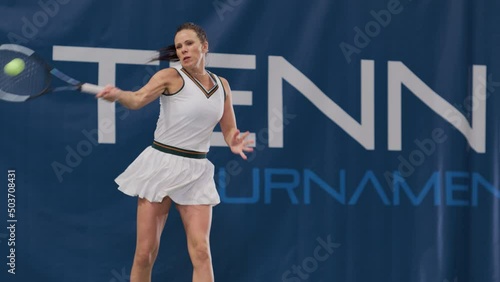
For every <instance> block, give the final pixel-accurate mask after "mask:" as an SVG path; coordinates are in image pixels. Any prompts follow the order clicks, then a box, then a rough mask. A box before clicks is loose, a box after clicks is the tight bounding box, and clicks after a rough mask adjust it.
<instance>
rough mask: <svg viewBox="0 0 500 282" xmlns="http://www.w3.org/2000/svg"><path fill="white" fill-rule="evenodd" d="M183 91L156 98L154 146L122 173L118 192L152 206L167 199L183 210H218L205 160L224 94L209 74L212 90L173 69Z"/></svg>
mask: <svg viewBox="0 0 500 282" xmlns="http://www.w3.org/2000/svg"><path fill="white" fill-rule="evenodd" d="M176 70H177V71H178V72H179V74H180V76H181V77H182V79H183V81H184V84H183V86H182V88H181V89H180V90H179V91H178V92H176V93H172V94H163V95H162V96H161V98H160V116H159V118H158V122H157V125H156V130H155V133H154V137H155V140H154V142H153V145H151V146H150V147H147V148H146V149H145V150H144V151H143V152H142V153H141V154H140V155H139V156H138V157H137V158H136V159H135V160H134V161H133V162H132V163H131V164H130V165H129V166H128V167H127V169H126V170H125V171H124V172H123V173H122V174H120V175H119V176H118V177H117V178H116V179H115V182H116V183H117V184H118V185H119V188H118V189H119V190H120V191H122V192H123V193H125V194H127V195H130V196H139V197H141V198H145V199H147V200H149V201H150V202H161V201H162V200H163V198H164V197H166V196H169V197H170V198H171V199H172V201H174V202H175V203H177V204H181V205H217V204H218V203H220V198H219V194H218V193H217V189H216V188H215V182H214V165H213V164H212V163H211V162H210V161H209V160H208V159H206V153H207V152H208V150H209V148H210V137H211V135H212V132H213V129H214V127H215V126H216V125H217V123H218V122H219V121H220V119H221V117H222V114H223V112H224V101H225V97H226V96H225V95H226V93H225V91H224V87H223V86H222V82H221V80H220V78H219V77H218V76H216V75H214V74H213V73H210V72H209V74H210V77H211V78H212V80H213V82H214V87H213V88H212V89H209V90H207V89H205V88H204V87H203V85H202V84H201V83H200V82H199V81H197V80H196V79H195V78H194V77H193V76H191V75H190V74H189V73H188V72H187V71H186V70H185V69H183V68H181V67H177V68H176Z"/></svg>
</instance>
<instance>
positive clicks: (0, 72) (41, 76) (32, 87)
mask: <svg viewBox="0 0 500 282" xmlns="http://www.w3.org/2000/svg"><path fill="white" fill-rule="evenodd" d="M15 58H19V59H21V60H23V61H24V63H25V68H24V70H23V71H22V72H21V73H20V74H18V75H15V76H10V75H8V74H6V73H5V72H4V69H3V68H4V67H5V65H6V64H8V63H9V62H10V61H12V60H13V59H15ZM51 79H52V77H51V75H50V73H49V69H48V67H47V65H46V64H45V63H44V62H43V61H41V60H39V59H37V58H36V57H35V56H27V55H25V54H23V53H19V52H15V51H11V50H0V92H5V93H9V94H13V95H18V96H37V95H40V94H43V93H44V92H45V91H46V90H48V88H49V87H50V83H51Z"/></svg>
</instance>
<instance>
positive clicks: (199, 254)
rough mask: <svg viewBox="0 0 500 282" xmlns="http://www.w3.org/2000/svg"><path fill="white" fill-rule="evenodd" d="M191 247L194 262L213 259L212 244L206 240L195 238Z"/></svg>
mask: <svg viewBox="0 0 500 282" xmlns="http://www.w3.org/2000/svg"><path fill="white" fill-rule="evenodd" d="M189 249H190V253H191V259H192V260H193V264H198V263H205V262H207V261H210V260H211V257H210V246H209V244H208V242H207V241H206V240H193V241H192V242H191V246H190V248H189Z"/></svg>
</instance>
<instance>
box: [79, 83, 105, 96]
mask: <svg viewBox="0 0 500 282" xmlns="http://www.w3.org/2000/svg"><path fill="white" fill-rule="evenodd" d="M103 89H104V86H99V85H95V84H90V83H84V84H82V86H81V88H80V91H82V92H85V93H89V94H97V93H99V92H101V91H102V90H103Z"/></svg>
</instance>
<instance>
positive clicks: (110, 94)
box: [95, 85, 122, 102]
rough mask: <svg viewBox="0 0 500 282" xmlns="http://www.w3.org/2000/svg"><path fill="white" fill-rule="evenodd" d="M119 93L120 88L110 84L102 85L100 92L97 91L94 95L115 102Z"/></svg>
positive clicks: (120, 91)
mask: <svg viewBox="0 0 500 282" xmlns="http://www.w3.org/2000/svg"><path fill="white" fill-rule="evenodd" d="M121 93H122V90H121V89H120V88H118V87H115V86H112V85H106V87H104V89H103V90H102V91H101V92H99V93H97V95H96V96H95V97H96V98H103V99H104V100H106V101H109V102H116V101H117V100H118V99H119V96H120V94H121Z"/></svg>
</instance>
